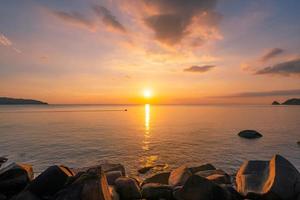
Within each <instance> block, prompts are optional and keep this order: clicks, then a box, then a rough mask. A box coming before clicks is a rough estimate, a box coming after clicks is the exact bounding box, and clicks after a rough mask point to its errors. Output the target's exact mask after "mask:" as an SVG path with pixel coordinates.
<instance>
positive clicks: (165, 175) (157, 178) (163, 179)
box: [142, 172, 171, 185]
mask: <svg viewBox="0 0 300 200" xmlns="http://www.w3.org/2000/svg"><path fill="white" fill-rule="evenodd" d="M170 174H171V172H162V173H157V174H155V175H153V176H150V177H148V178H146V179H145V180H144V181H143V183H142V185H144V184H146V183H160V184H164V185H168V184H169V177H170Z"/></svg>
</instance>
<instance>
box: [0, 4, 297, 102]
mask: <svg viewBox="0 0 300 200" xmlns="http://www.w3.org/2000/svg"><path fill="white" fill-rule="evenodd" d="M0 4H1V6H0V96H7V97H20V98H31V99H38V100H43V101H46V102H48V103H53V104H59V103H62V104H98V103H99V104H136V103H144V102H145V101H146V100H145V99H144V97H143V91H144V90H145V89H148V90H151V91H152V93H153V96H152V98H151V99H148V100H147V101H151V103H161V104H270V103H271V102H272V101H273V100H278V101H284V100H286V99H288V98H292V97H300V24H299V19H300V12H299V10H300V1H299V0H284V1H282V0H247V1H245V0H138V1H137V0H72V1H71V0H3V1H1V2H0Z"/></svg>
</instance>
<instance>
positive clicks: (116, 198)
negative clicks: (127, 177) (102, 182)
mask: <svg viewBox="0 0 300 200" xmlns="http://www.w3.org/2000/svg"><path fill="white" fill-rule="evenodd" d="M108 190H109V193H110V196H111V199H112V200H119V199H120V196H119V194H118V193H117V190H116V188H115V186H108Z"/></svg>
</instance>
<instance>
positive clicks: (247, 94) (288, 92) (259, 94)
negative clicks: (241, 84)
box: [217, 89, 300, 98]
mask: <svg viewBox="0 0 300 200" xmlns="http://www.w3.org/2000/svg"><path fill="white" fill-rule="evenodd" d="M299 95H300V89H295V90H273V91H264V92H242V93H236V94H232V95H225V96H217V97H218V98H219V97H221V98H223V97H228V98H234V97H271V96H299Z"/></svg>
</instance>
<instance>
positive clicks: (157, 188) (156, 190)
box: [142, 183, 173, 200]
mask: <svg viewBox="0 0 300 200" xmlns="http://www.w3.org/2000/svg"><path fill="white" fill-rule="evenodd" d="M172 197H173V190H172V187H171V186H169V185H162V184H159V183H148V184H145V185H143V187H142V198H144V199H150V200H159V199H165V200H171V199H172Z"/></svg>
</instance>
